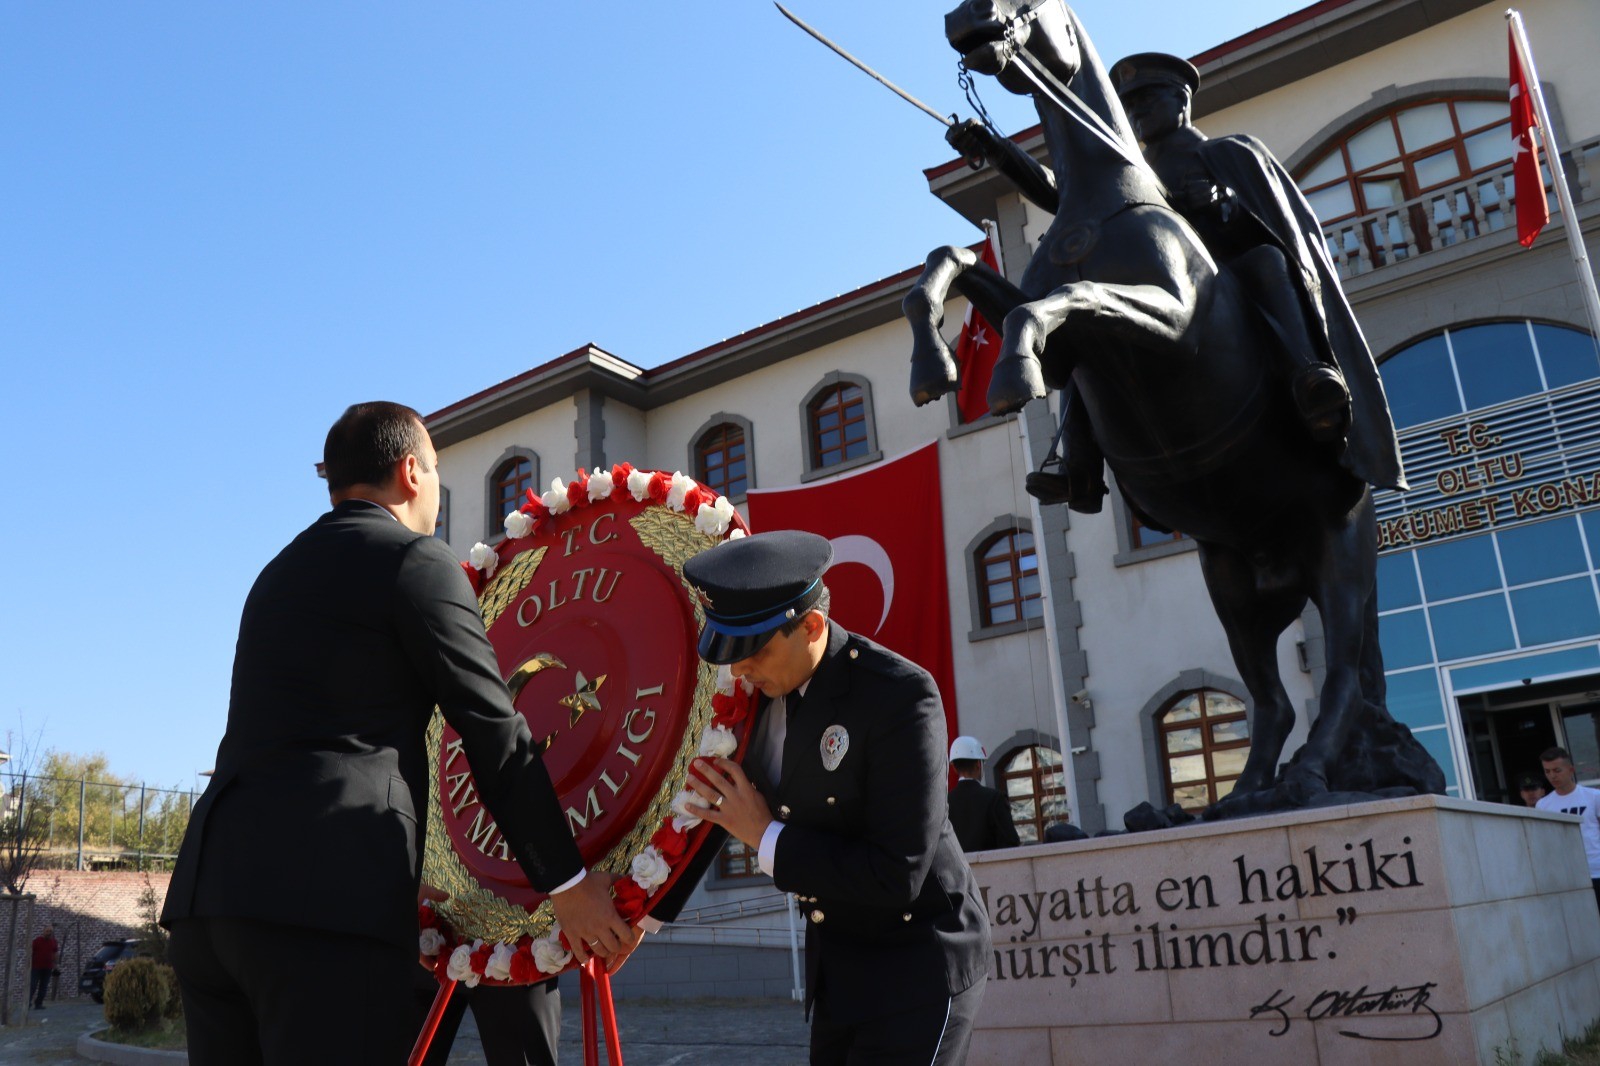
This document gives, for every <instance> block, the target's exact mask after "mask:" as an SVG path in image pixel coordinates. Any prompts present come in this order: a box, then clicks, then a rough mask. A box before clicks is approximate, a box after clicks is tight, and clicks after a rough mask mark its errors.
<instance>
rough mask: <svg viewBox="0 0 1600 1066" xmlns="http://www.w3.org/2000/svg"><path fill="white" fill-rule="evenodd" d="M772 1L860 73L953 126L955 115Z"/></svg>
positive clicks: (933, 116)
mask: <svg viewBox="0 0 1600 1066" xmlns="http://www.w3.org/2000/svg"><path fill="white" fill-rule="evenodd" d="M773 3H775V4H777V8H778V10H779V11H782V12H783V17H784V18H786V19H788V20H789V21H790V22H792V23H794V24H795V25H796V26H799V27H800V28H801V29H802V30H805V31H806V32H807V33H809V34H810V35H811V36H812V37H814V38H816V39H817V40H818V41H819V42H821V43H822V44H825V45H827V46H828V47H829V48H830V49H832V50H833V52H834V54H835V55H837V56H838V57H839V58H840V59H843V60H845V61H847V62H849V63H850V64H851V65H852V66H854V67H855V68H856V69H857V70H859V71H861V73H863V74H865V75H867V76H868V77H869V78H871V79H872V80H873V81H875V82H877V83H878V84H879V85H882V86H883V87H884V88H885V89H888V90H889V91H890V92H892V93H894V94H895V95H896V96H898V97H900V99H902V100H904V101H905V102H906V103H908V104H910V105H911V106H912V107H915V108H916V109H917V110H919V111H921V112H922V113H923V114H925V115H928V116H930V117H932V118H933V120H934V121H936V122H938V123H939V124H941V125H943V126H945V127H950V126H954V125H955V124H956V117H955V116H954V115H948V116H946V115H941V114H939V112H937V111H935V110H934V109H933V108H931V107H929V106H928V105H927V104H925V103H923V102H922V101H921V100H918V99H917V98H916V97H915V96H912V95H911V94H910V93H908V92H906V91H905V90H904V89H902V88H900V86H898V85H896V84H895V83H894V82H892V81H890V80H889V79H888V78H885V77H884V76H883V75H882V74H879V73H878V72H877V71H875V70H873V69H872V68H871V67H869V66H867V65H866V64H865V63H863V62H861V60H859V59H857V58H856V57H855V56H853V55H851V54H850V53H849V52H846V51H845V50H844V49H843V48H840V47H839V46H838V45H836V44H834V43H833V42H832V41H830V40H828V38H827V37H825V36H823V35H822V34H821V33H820V32H818V31H817V30H816V29H814V28H812V26H811V25H810V24H809V23H807V22H806V20H805V19H803V18H801V17H800V16H799V15H796V14H795V13H794V12H793V11H790V10H789V9H788V8H786V7H784V6H783V5H782V4H778V3H777V0H773Z"/></svg>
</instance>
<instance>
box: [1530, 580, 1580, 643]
mask: <svg viewBox="0 0 1600 1066" xmlns="http://www.w3.org/2000/svg"><path fill="white" fill-rule="evenodd" d="M1511 609H1512V610H1513V611H1515V612H1516V615H1517V635H1518V636H1519V637H1521V638H1522V643H1523V645H1524V646H1528V645H1534V644H1554V643H1555V642H1556V641H1558V640H1572V639H1573V638H1576V637H1587V636H1592V635H1594V634H1596V633H1600V609H1597V608H1596V606H1595V602H1594V585H1593V583H1592V582H1591V581H1590V580H1589V579H1588V578H1587V577H1575V578H1571V579H1569V580H1567V581H1556V582H1552V583H1551V584H1548V585H1533V586H1530V587H1528V588H1525V589H1513V590H1512V592H1511Z"/></svg>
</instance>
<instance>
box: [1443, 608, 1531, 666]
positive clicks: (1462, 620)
mask: <svg viewBox="0 0 1600 1066" xmlns="http://www.w3.org/2000/svg"><path fill="white" fill-rule="evenodd" d="M1428 618H1429V620H1430V621H1431V622H1432V623H1433V640H1434V644H1435V646H1436V647H1437V648H1438V649H1439V659H1440V661H1442V662H1444V661H1449V660H1451V659H1466V658H1470V657H1471V656H1474V655H1488V654H1489V653H1490V652H1496V651H1507V650H1509V649H1510V648H1512V647H1514V646H1515V645H1514V643H1513V641H1512V639H1511V615H1510V612H1508V611H1507V610H1506V598H1505V596H1504V595H1503V594H1502V593H1498V592H1496V593H1494V594H1493V595H1489V596H1478V597H1476V598H1474V599H1470V600H1457V601H1456V602H1455V603H1445V604H1440V605H1439V606H1437V607H1429V608H1428Z"/></svg>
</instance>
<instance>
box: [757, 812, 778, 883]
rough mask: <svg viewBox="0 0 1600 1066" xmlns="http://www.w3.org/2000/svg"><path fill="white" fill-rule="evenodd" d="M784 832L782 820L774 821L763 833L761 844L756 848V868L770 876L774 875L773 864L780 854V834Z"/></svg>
mask: <svg viewBox="0 0 1600 1066" xmlns="http://www.w3.org/2000/svg"><path fill="white" fill-rule="evenodd" d="M781 832H783V823H782V822H772V823H771V824H769V825H768V826H767V829H766V832H764V833H762V834H761V846H760V847H759V848H757V849H756V868H757V869H758V870H760V871H761V872H762V873H764V874H766V875H767V876H768V877H771V876H773V873H772V864H773V861H774V860H775V859H776V858H777V854H778V834H779V833H781Z"/></svg>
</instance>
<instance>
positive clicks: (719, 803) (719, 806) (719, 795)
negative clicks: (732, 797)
mask: <svg viewBox="0 0 1600 1066" xmlns="http://www.w3.org/2000/svg"><path fill="white" fill-rule="evenodd" d="M727 798H728V797H727V796H725V795H723V794H722V793H720V792H719V793H717V798H716V799H714V800H712V801H711V806H712V807H714V808H716V809H717V810H721V809H722V801H723V800H725V799H727Z"/></svg>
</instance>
